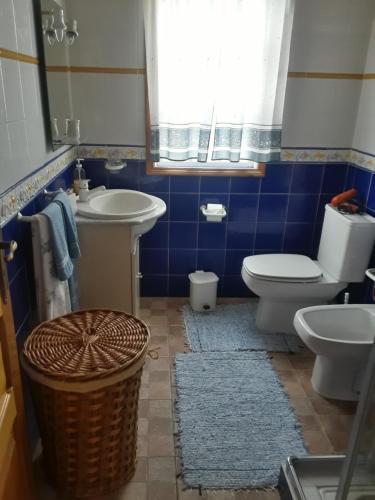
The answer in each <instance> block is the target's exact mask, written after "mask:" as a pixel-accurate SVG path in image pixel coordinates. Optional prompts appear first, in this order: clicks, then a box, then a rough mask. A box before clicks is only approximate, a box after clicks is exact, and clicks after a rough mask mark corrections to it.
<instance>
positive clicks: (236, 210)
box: [228, 194, 259, 222]
mask: <svg viewBox="0 0 375 500" xmlns="http://www.w3.org/2000/svg"><path fill="white" fill-rule="evenodd" d="M258 203H259V196H258V195H257V194H231V195H230V200H229V210H228V220H229V221H231V222H243V221H255V219H256V217H257V213H258Z"/></svg>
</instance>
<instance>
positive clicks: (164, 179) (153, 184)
mask: <svg viewBox="0 0 375 500" xmlns="http://www.w3.org/2000/svg"><path fill="white" fill-rule="evenodd" d="M169 179H170V177H169V176H168V175H145V174H143V175H142V174H141V177H140V189H141V191H144V192H145V193H151V194H152V193H168V192H169Z"/></svg>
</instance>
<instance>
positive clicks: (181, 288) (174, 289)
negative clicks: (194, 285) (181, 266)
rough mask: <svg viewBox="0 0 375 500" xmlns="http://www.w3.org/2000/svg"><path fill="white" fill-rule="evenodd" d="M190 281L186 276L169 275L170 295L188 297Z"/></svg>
mask: <svg viewBox="0 0 375 500" xmlns="http://www.w3.org/2000/svg"><path fill="white" fill-rule="evenodd" d="M189 287H190V282H189V278H188V277H187V276H169V295H170V296H171V297H188V296H189Z"/></svg>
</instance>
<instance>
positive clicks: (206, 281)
mask: <svg viewBox="0 0 375 500" xmlns="http://www.w3.org/2000/svg"><path fill="white" fill-rule="evenodd" d="M189 280H190V305H191V308H192V309H193V311H212V310H213V309H215V306H216V295H217V282H218V281H219V278H218V277H217V276H216V274H215V273H208V272H204V271H195V273H190V274H189Z"/></svg>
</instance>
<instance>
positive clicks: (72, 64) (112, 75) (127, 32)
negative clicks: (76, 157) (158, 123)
mask: <svg viewBox="0 0 375 500" xmlns="http://www.w3.org/2000/svg"><path fill="white" fill-rule="evenodd" d="M35 1H36V2H38V4H39V5H38V10H39V17H40V19H39V24H40V28H39V31H40V34H39V39H40V42H41V41H42V40H43V43H40V46H41V48H43V53H44V54H43V57H42V61H43V59H44V65H43V66H44V68H45V80H46V82H47V85H46V87H47V94H48V107H49V115H50V116H49V119H48V120H47V122H48V121H49V123H50V127H51V135H52V138H53V144H54V149H56V148H58V147H60V146H61V145H62V144H95V145H127V146H130V145H131V146H144V144H145V131H144V128H145V123H144V41H143V38H144V36H143V17H142V10H141V6H142V2H139V0H106V1H105V2H103V0H35Z"/></svg>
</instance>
